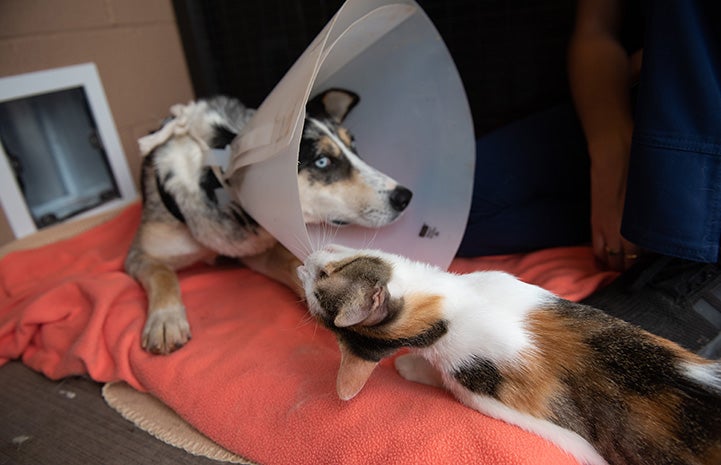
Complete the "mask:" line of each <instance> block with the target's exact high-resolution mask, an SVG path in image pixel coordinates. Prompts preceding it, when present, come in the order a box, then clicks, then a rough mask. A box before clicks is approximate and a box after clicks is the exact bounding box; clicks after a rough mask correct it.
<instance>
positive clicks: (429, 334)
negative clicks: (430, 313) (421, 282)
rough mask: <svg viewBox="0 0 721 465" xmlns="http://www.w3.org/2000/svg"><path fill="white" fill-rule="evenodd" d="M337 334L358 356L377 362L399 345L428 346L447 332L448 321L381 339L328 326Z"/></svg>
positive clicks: (398, 347) (440, 321)
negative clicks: (398, 336) (410, 332)
mask: <svg viewBox="0 0 721 465" xmlns="http://www.w3.org/2000/svg"><path fill="white" fill-rule="evenodd" d="M329 328H330V329H332V330H333V331H335V333H336V334H338V337H339V338H340V339H341V340H342V341H343V342H344V343H345V344H346V345H347V346H348V348H349V349H350V350H351V351H352V352H353V353H354V354H355V355H357V356H358V357H360V358H362V359H364V360H369V361H372V362H378V361H380V360H381V359H382V358H384V357H387V356H389V355H391V354H392V353H394V352H395V351H396V350H398V349H400V348H401V347H428V346H430V345H431V344H433V343H434V342H436V341H437V340H438V339H440V338H441V336H443V335H444V334H446V332H448V323H447V322H445V321H444V320H439V321H437V322H436V323H435V324H433V325H432V326H431V327H429V328H428V329H426V330H425V331H423V332H421V333H420V334H417V335H415V336H413V337H407V338H398V339H383V338H378V337H372V336H366V335H363V334H358V333H357V332H355V331H353V330H352V329H349V328H338V327H335V326H332V325H331V326H329Z"/></svg>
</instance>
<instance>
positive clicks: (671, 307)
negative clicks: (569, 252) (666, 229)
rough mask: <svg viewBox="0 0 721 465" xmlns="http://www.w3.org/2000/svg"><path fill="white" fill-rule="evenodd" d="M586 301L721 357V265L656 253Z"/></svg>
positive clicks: (659, 333)
mask: <svg viewBox="0 0 721 465" xmlns="http://www.w3.org/2000/svg"><path fill="white" fill-rule="evenodd" d="M582 303H584V304H587V305H591V306H593V307H596V308H600V309H601V310H604V311H606V312H607V313H609V314H611V315H613V316H615V317H618V318H621V319H623V320H626V321H628V322H630V323H633V324H636V325H637V326H640V327H641V328H643V329H645V330H647V331H649V332H651V333H654V334H657V335H659V336H662V337H665V338H666V339H670V340H672V341H674V342H676V343H678V344H680V345H681V346H683V347H685V348H686V349H689V350H692V351H694V352H696V353H698V354H699V355H702V356H704V357H707V358H713V359H715V358H719V357H721V267H720V266H719V265H718V264H715V263H698V262H692V261H689V260H682V259H679V258H672V257H666V256H663V255H654V256H647V257H642V258H641V259H640V260H639V263H637V264H636V265H634V266H633V267H631V268H630V269H629V270H628V271H626V272H624V273H623V274H621V276H619V277H618V278H617V279H616V280H615V281H614V282H613V283H611V284H610V285H608V286H607V287H605V288H603V289H600V290H598V291H597V292H595V293H594V294H592V295H590V296H589V297H587V298H586V299H585V300H583V301H582Z"/></svg>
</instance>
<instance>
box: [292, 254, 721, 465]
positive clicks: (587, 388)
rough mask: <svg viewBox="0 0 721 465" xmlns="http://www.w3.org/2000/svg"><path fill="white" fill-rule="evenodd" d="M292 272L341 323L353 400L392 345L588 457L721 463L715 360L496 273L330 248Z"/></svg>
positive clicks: (484, 407)
mask: <svg viewBox="0 0 721 465" xmlns="http://www.w3.org/2000/svg"><path fill="white" fill-rule="evenodd" d="M298 275H299V277H300V279H301V281H302V282H303V286H304V288H305V292H306V296H307V300H308V306H309V309H310V312H311V314H312V315H313V316H315V317H316V318H317V319H318V320H319V321H320V322H321V323H322V324H323V325H325V326H326V327H328V328H329V329H331V330H332V331H333V332H335V333H336V336H337V339H338V343H339V346H340V350H341V364H340V368H339V371H338V377H337V385H336V389H337V392H338V395H339V396H340V398H342V399H344V400H349V399H351V398H352V397H354V396H355V395H356V394H357V393H358V392H359V391H360V390H361V389H362V387H363V386H364V384H365V382H366V380H367V379H368V377H369V376H370V375H371V373H372V371H373V369H374V367H375V366H376V365H377V364H378V362H379V361H380V360H381V359H382V358H384V357H388V356H389V355H391V354H393V353H394V352H395V351H396V350H397V349H399V348H402V347H407V348H410V349H411V350H410V353H408V354H406V355H401V356H400V357H398V358H397V359H396V361H395V365H396V368H397V370H398V371H399V373H400V374H401V375H402V376H403V377H404V378H406V379H409V380H412V381H416V382H421V383H426V384H431V385H438V386H441V385H442V386H445V388H447V389H448V390H449V391H451V392H452V393H453V394H454V395H455V396H456V397H457V398H458V399H459V400H460V401H461V402H463V403H464V404H466V405H467V406H469V407H471V408H473V409H475V410H478V411H480V412H482V413H484V414H486V415H489V416H492V417H495V418H499V419H502V420H504V421H507V422H509V423H512V424H515V425H518V426H520V427H521V428H524V429H526V430H528V431H531V432H533V433H536V434H538V435H540V436H542V437H544V438H546V439H547V440H549V441H551V442H553V443H555V444H557V445H558V446H559V447H561V448H562V449H564V450H565V451H566V452H568V453H569V454H571V455H573V456H574V457H576V458H577V459H578V460H579V461H580V462H581V463H585V464H589V465H602V464H603V465H606V464H612V465H621V464H623V465H637V464H638V465H642V464H643V465H662V464H668V465H671V464H674V465H675V464H678V465H681V464H684V465H690V464H703V465H719V464H721V363H719V362H713V361H710V360H706V359H703V358H701V357H699V356H696V355H695V354H693V353H691V352H688V351H686V350H685V349H683V348H681V347H680V346H678V345H676V344H674V343H673V342H670V341H667V340H665V339H662V338H660V337H657V336H654V335H652V334H650V333H648V332H645V331H643V330H641V329H639V328H637V327H635V326H632V325H630V324H628V323H626V322H623V321H621V320H618V319H615V318H613V317H611V316H609V315H607V314H605V313H604V312H602V311H600V310H597V309H594V308H592V307H588V306H585V305H581V304H578V303H573V302H570V301H567V300H564V299H562V298H560V297H558V296H556V295H554V294H552V293H550V292H548V291H546V290H544V289H542V288H540V287H537V286H533V285H530V284H526V283H524V282H522V281H520V280H518V279H516V278H515V277H513V276H511V275H509V274H506V273H503V272H496V271H485V272H475V273H470V274H465V275H457V274H452V273H448V272H445V271H442V270H440V269H438V268H434V267H432V266H429V265H426V264H422V263H418V262H413V261H411V260H408V259H406V258H404V257H400V256H397V255H393V254H389V253H384V252H381V251H377V250H353V249H348V248H344V247H340V246H333V245H331V246H327V247H325V248H324V249H322V250H319V251H316V252H314V253H313V254H311V255H310V256H309V257H308V258H307V259H306V261H305V264H304V266H301V267H299V268H298Z"/></svg>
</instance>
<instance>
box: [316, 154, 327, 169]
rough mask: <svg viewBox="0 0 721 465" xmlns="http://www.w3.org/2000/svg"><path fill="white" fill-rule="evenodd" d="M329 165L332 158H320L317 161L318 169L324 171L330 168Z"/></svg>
mask: <svg viewBox="0 0 721 465" xmlns="http://www.w3.org/2000/svg"><path fill="white" fill-rule="evenodd" d="M329 165H330V158H328V157H320V158H318V159H317V160H316V161H315V167H316V168H320V169H324V168H328V166H329Z"/></svg>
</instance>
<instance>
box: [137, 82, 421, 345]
mask: <svg viewBox="0 0 721 465" xmlns="http://www.w3.org/2000/svg"><path fill="white" fill-rule="evenodd" d="M358 100H359V98H358V96H357V95H356V94H354V93H353V92H350V91H347V90H344V89H330V90H327V91H325V92H323V93H321V94H320V95H318V96H317V97H315V98H314V99H312V100H311V101H310V102H308V104H307V107H306V123H305V126H304V132H303V137H302V141H301V145H300V153H299V162H298V163H299V166H298V180H299V192H300V197H301V205H302V208H303V215H304V219H305V221H306V222H308V223H311V222H320V221H328V222H332V223H334V224H348V223H352V224H358V225H361V226H369V227H380V226H383V225H386V224H388V223H390V222H392V221H394V220H395V219H396V218H398V216H399V215H400V214H401V213H402V212H403V210H404V209H405V208H406V206H407V205H408V202H409V201H410V199H411V195H412V194H411V192H410V191H409V190H408V189H406V188H405V187H403V186H400V185H399V184H398V183H397V182H396V181H394V180H393V179H391V178H389V177H388V176H386V175H385V174H383V173H381V172H379V171H377V170H376V169H374V168H372V167H370V166H369V165H367V164H366V163H364V162H363V161H362V160H361V159H360V158H359V157H358V155H357V153H356V150H355V144H354V142H353V137H352V135H351V134H350V132H349V131H348V130H347V129H346V128H344V127H343V126H342V122H343V120H344V118H345V116H346V115H347V114H348V112H349V111H350V110H351V109H352V108H353V107H354V106H355V105H356V104H357V103H358ZM171 110H172V112H173V113H174V115H175V116H174V118H170V119H168V120H166V122H165V124H164V125H163V126H162V127H161V128H160V129H159V130H158V131H156V133H154V134H151V135H150V136H148V137H147V138H144V139H146V140H145V141H144V140H143V139H141V141H140V142H141V151H143V152H145V153H144V154H145V155H146V156H145V159H144V161H143V165H142V173H141V187H142V194H143V212H142V220H141V224H140V226H139V228H138V231H137V233H136V237H135V239H134V241H133V244H132V245H131V248H130V251H129V253H128V256H127V258H126V261H125V269H126V271H127V272H128V273H129V274H130V275H132V276H133V277H135V278H136V279H137V280H138V281H139V282H140V283H141V284H142V286H143V287H144V289H145V291H146V293H147V295H148V316H147V320H146V324H145V327H144V330H143V336H142V345H143V347H144V348H145V349H146V350H148V351H150V352H153V353H160V354H165V353H169V352H172V351H174V350H176V349H178V348H180V347H182V346H183V345H184V344H185V343H186V342H187V341H188V340H189V339H190V327H189V325H188V321H187V318H186V315H185V306H184V305H183V302H182V298H181V295H180V287H179V284H178V279H177V276H176V273H175V270H178V269H180V268H183V267H186V266H189V265H191V264H193V263H196V262H198V261H201V260H205V261H211V260H214V259H215V258H216V257H217V256H219V255H222V256H227V257H234V258H239V259H240V260H241V261H243V262H244V263H245V264H246V265H248V266H249V267H251V268H253V269H255V270H257V271H259V272H261V273H264V274H266V275H268V276H270V277H272V278H274V279H276V280H278V281H280V282H282V283H284V284H286V285H287V286H289V287H291V288H292V289H293V290H295V291H296V292H297V293H298V294H299V295H301V296H302V293H303V291H302V286H301V285H300V283H299V282H298V279H297V276H296V273H295V269H296V267H297V266H298V265H300V262H299V261H298V260H297V258H295V257H293V256H292V255H291V254H290V252H288V251H287V250H286V249H285V248H284V247H283V246H282V245H280V244H279V243H277V241H276V240H275V239H274V238H273V237H272V236H271V235H270V234H269V233H268V232H267V231H266V230H265V229H263V228H262V227H260V226H259V225H258V224H257V223H256V222H255V221H254V220H253V219H252V218H251V217H250V216H248V215H247V214H246V213H245V212H244V211H243V210H242V208H241V207H240V206H239V205H238V204H236V203H234V202H230V203H222V202H219V201H218V198H217V197H216V194H215V192H216V189H217V188H219V187H221V184H220V181H219V180H218V177H217V176H216V175H215V174H214V172H213V170H212V169H211V168H210V167H208V166H206V165H205V163H206V159H207V156H208V152H209V151H210V150H211V149H213V148H223V147H225V146H226V145H227V144H229V143H230V142H231V141H232V140H233V139H234V138H235V136H236V135H237V134H238V133H239V132H240V131H241V129H242V128H243V126H244V125H245V124H246V123H247V121H248V120H249V119H250V118H251V117H252V116H253V114H254V110H252V109H249V108H246V107H245V106H244V105H243V104H241V103H240V102H238V101H237V100H235V99H232V98H228V97H223V96H218V97H213V98H209V99H203V100H198V101H195V102H191V103H189V104H188V105H176V106H174V107H173V108H172V109H171ZM148 141H150V142H148ZM144 142H148V144H146V145H145V146H143V143H144Z"/></svg>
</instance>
